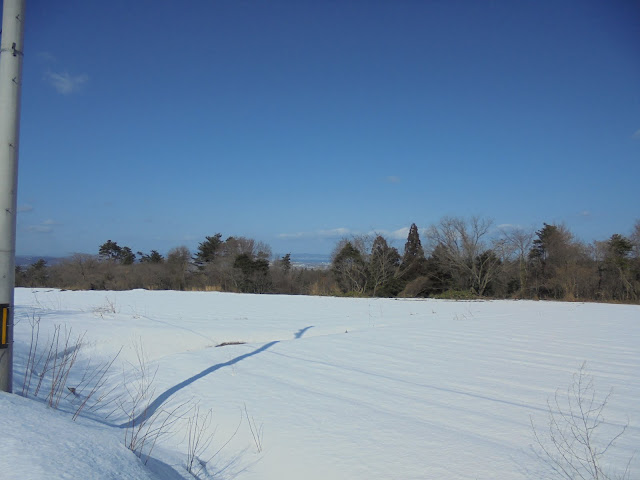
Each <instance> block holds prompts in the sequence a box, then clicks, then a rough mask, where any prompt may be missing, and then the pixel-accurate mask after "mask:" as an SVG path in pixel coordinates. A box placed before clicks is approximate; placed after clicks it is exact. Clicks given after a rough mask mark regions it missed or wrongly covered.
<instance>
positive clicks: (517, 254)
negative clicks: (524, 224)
mask: <svg viewBox="0 0 640 480" xmlns="http://www.w3.org/2000/svg"><path fill="white" fill-rule="evenodd" d="M501 232H502V243H503V245H504V247H505V249H506V254H507V256H508V257H512V258H515V260H516V262H517V264H518V281H519V285H520V296H521V297H523V296H525V295H526V292H527V279H528V276H529V268H528V265H529V262H528V261H527V257H528V255H529V251H530V250H531V246H532V242H533V236H534V231H533V229H529V230H525V229H523V228H519V227H517V228H509V229H506V228H505V229H502V230H501Z"/></svg>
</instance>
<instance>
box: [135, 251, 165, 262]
mask: <svg viewBox="0 0 640 480" xmlns="http://www.w3.org/2000/svg"><path fill="white" fill-rule="evenodd" d="M138 255H139V256H140V263H163V262H164V257H163V256H162V255H160V254H159V253H158V251H157V250H151V252H150V253H149V255H147V254H145V253H142V252H138Z"/></svg>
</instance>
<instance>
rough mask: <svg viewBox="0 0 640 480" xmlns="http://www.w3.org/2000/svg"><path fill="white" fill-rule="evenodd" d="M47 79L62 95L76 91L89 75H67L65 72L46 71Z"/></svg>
mask: <svg viewBox="0 0 640 480" xmlns="http://www.w3.org/2000/svg"><path fill="white" fill-rule="evenodd" d="M46 79H47V81H48V82H49V83H50V84H51V85H52V86H53V88H55V89H56V91H57V92H58V93H60V94H62V95H69V94H71V93H74V92H77V91H78V90H79V89H80V88H81V87H82V86H83V85H84V84H85V83H87V81H88V80H89V76H88V75H86V74H84V73H83V74H81V75H69V74H68V73H67V72H64V73H55V72H47V74H46Z"/></svg>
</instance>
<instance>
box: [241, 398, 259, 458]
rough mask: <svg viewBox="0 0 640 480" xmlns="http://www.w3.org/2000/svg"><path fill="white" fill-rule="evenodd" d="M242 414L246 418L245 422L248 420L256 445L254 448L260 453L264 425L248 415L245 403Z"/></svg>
mask: <svg viewBox="0 0 640 480" xmlns="http://www.w3.org/2000/svg"><path fill="white" fill-rule="evenodd" d="M244 414H245V416H246V418H247V422H249V430H251V437H252V438H253V443H254V445H255V446H256V450H257V451H258V453H262V436H263V433H264V425H263V424H260V425H258V423H257V422H256V420H255V418H253V416H249V411H248V410H247V405H246V404H245V405H244Z"/></svg>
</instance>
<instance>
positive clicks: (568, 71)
mask: <svg viewBox="0 0 640 480" xmlns="http://www.w3.org/2000/svg"><path fill="white" fill-rule="evenodd" d="M27 3H28V5H27V23H26V29H25V57H24V71H23V89H22V123H21V144H20V171H19V190H18V203H19V207H20V214H19V217H18V234H17V235H18V238H17V242H18V243H17V253H18V254H21V255H34V254H38V255H67V254H70V253H72V252H86V253H97V250H98V247H99V245H100V244H102V243H103V242H105V241H106V240H107V239H112V240H114V241H117V242H118V243H119V244H120V245H123V246H124V245H127V246H130V247H131V248H132V249H133V250H134V251H138V250H142V251H149V250H151V249H156V250H158V251H160V252H161V253H166V251H167V250H169V249H170V248H172V247H176V246H180V245H186V246H187V247H189V248H191V249H195V248H196V247H197V244H198V242H200V241H202V240H203V239H204V237H205V236H206V235H213V234H215V233H217V232H220V233H222V235H223V236H224V237H226V236H229V235H243V236H248V237H252V238H255V239H257V240H260V241H263V242H266V243H268V244H270V245H271V247H272V249H273V251H274V252H278V253H286V252H294V253H301V252H309V253H325V252H329V251H330V250H331V249H332V248H333V246H334V245H335V243H336V241H337V240H338V239H339V238H340V237H342V236H344V235H349V234H361V233H368V232H372V231H376V232H384V233H387V234H388V235H389V236H390V237H392V238H393V237H396V238H398V240H397V245H398V246H401V245H403V243H404V241H403V240H404V238H406V230H407V229H408V227H409V225H410V224H411V223H412V222H415V223H416V224H417V225H418V226H419V227H421V228H424V227H427V226H428V225H430V224H432V223H435V222H437V221H438V220H439V219H440V218H441V217H443V216H445V215H454V216H461V217H469V216H471V215H480V216H484V217H490V218H492V219H494V221H495V224H496V225H505V224H511V225H521V226H523V227H535V228H540V227H541V226H542V222H547V223H557V222H564V223H566V225H567V226H568V227H569V228H570V229H571V230H572V231H573V232H574V233H575V234H576V236H577V237H579V238H581V239H583V240H585V241H589V242H590V241H592V240H603V239H606V238H608V237H609V236H610V235H611V234H613V233H623V234H627V233H629V232H630V230H631V228H632V226H633V224H634V222H635V221H636V220H637V219H640V188H638V184H639V179H640V27H639V25H640V24H639V18H640V6H639V4H638V2H635V1H590V0H580V1H569V0H566V1H556V0H553V1H544V0H543V1H518V2H514V1H510V0H496V1H426V0H425V1H375V0H374V1H367V2H365V1H335V0H333V1H318V0H314V1H305V0H296V1H294V0H291V1H279V0H274V1H213V0H209V1H204V0H201V1H198V0H192V1H163V0H154V1H148V0H136V1H122V0H113V1H108V2H105V1H92V0H86V1H80V0H76V1H67V0H59V1H56V2H51V1H48V0H46V1H45V0H28V2H27Z"/></svg>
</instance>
